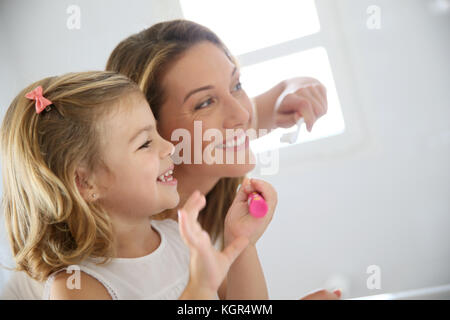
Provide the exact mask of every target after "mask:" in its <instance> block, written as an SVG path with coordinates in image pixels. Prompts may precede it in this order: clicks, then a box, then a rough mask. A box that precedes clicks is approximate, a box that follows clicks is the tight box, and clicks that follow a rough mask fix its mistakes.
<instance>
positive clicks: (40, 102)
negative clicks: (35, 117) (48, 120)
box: [25, 86, 52, 114]
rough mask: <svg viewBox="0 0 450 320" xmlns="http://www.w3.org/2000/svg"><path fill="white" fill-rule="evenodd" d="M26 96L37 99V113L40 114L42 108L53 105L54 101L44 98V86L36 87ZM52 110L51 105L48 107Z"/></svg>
mask: <svg viewBox="0 0 450 320" xmlns="http://www.w3.org/2000/svg"><path fill="white" fill-rule="evenodd" d="M25 97H26V98H28V99H30V100H35V101H36V104H35V105H36V113H37V114H39V113H41V112H42V110H44V109H45V108H46V107H47V106H48V105H51V104H52V102H51V101H50V100H48V99H46V98H44V96H43V95H42V87H41V86H38V87H37V88H36V89H34V90H32V91H30V92H28V93H27V94H26V95H25ZM49 110H50V107H48V109H47V111H49Z"/></svg>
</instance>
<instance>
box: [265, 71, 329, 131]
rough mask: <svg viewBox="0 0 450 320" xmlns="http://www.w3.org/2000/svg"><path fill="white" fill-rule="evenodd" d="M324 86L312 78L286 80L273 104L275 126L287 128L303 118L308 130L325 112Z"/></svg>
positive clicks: (326, 107) (325, 96)
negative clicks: (282, 89)
mask: <svg viewBox="0 0 450 320" xmlns="http://www.w3.org/2000/svg"><path fill="white" fill-rule="evenodd" d="M327 110H328V102H327V93H326V88H325V87H324V85H323V84H321V83H320V82H319V81H318V80H316V79H313V78H294V79H290V80H286V88H285V90H284V91H283V93H282V94H281V95H280V96H279V97H278V100H277V102H276V104H275V116H274V122H275V128H278V127H281V128H289V127H292V126H293V125H295V124H296V123H297V121H298V119H300V118H303V119H304V120H305V123H306V128H307V130H308V131H309V132H311V130H312V126H313V125H314V123H315V122H316V121H317V119H319V118H320V117H321V116H323V115H324V114H325V113H327Z"/></svg>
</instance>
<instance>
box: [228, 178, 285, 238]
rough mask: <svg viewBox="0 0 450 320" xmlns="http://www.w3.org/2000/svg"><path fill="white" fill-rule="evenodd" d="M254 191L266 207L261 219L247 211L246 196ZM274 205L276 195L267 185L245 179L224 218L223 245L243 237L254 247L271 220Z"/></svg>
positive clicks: (260, 181) (256, 180)
mask: <svg viewBox="0 0 450 320" xmlns="http://www.w3.org/2000/svg"><path fill="white" fill-rule="evenodd" d="M254 191H256V192H258V193H260V194H261V195H262V196H263V198H264V199H265V200H266V203H267V206H268V211H267V213H266V215H265V216H264V217H262V218H255V217H253V216H251V215H250V213H249V211H248V203H247V199H248V195H249V194H250V193H252V192H254ZM276 205H277V193H276V191H275V189H274V188H273V187H272V186H271V185H270V184H269V183H267V182H265V181H263V180H259V179H247V178H246V179H245V180H244V181H243V182H242V186H241V188H240V189H239V190H238V192H237V194H236V198H235V199H234V201H233V203H232V204H231V207H230V209H229V210H228V213H227V215H226V217H225V229H224V239H225V244H227V243H232V242H233V241H234V239H237V238H239V237H245V238H248V239H249V240H250V244H252V245H255V244H256V241H258V239H259V238H260V237H261V235H262V234H263V233H264V231H265V230H266V228H267V226H268V225H269V223H270V221H271V220H272V217H273V213H274V211H275V207H276Z"/></svg>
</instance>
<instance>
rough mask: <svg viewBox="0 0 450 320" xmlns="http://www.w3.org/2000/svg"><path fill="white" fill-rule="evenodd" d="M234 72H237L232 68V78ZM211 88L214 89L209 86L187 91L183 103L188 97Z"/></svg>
mask: <svg viewBox="0 0 450 320" xmlns="http://www.w3.org/2000/svg"><path fill="white" fill-rule="evenodd" d="M236 71H237V68H236V67H234V68H233V71H232V72H231V77H233V76H234V74H235V73H236ZM213 88H214V86H211V85H209V86H204V87H200V88H197V89H194V90H191V91H189V93H188V94H187V95H186V97H184V100H183V103H185V102H186V100H187V99H189V97H190V96H192V95H193V94H194V93H197V92H199V91H203V90H209V89H213Z"/></svg>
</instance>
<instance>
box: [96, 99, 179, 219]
mask: <svg viewBox="0 0 450 320" xmlns="http://www.w3.org/2000/svg"><path fill="white" fill-rule="evenodd" d="M118 103H119V104H122V105H120V106H119V107H118V108H117V111H116V112H113V113H112V114H110V115H108V116H107V117H106V119H105V120H104V122H103V123H102V130H101V131H102V138H101V140H102V141H101V144H102V158H103V160H104V162H105V165H106V167H107V168H108V169H99V170H98V172H97V171H96V173H95V175H96V178H98V180H96V181H97V182H98V185H100V189H99V191H98V193H99V199H98V201H99V202H100V203H101V204H102V206H103V207H104V208H105V209H106V210H107V212H114V213H120V214H123V213H124V214H125V215H126V216H127V218H129V217H136V218H142V217H145V216H150V215H153V214H156V213H159V212H161V211H163V210H165V209H168V208H173V207H176V206H177V204H178V202H179V196H178V192H177V181H176V179H174V178H173V177H172V175H171V172H172V170H173V162H172V160H171V158H170V155H171V153H172V151H173V145H172V144H171V143H170V142H168V141H166V140H164V139H163V138H161V136H160V135H159V134H158V131H157V130H156V123H155V119H154V117H153V114H152V112H151V109H150V107H149V105H148V103H147V101H146V100H145V97H144V96H143V95H142V94H141V93H132V94H129V95H127V96H126V97H124V98H123V99H122V100H121V101H120V102H118ZM125 104H127V105H125ZM166 174H167V176H164V178H163V179H161V176H162V175H166Z"/></svg>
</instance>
